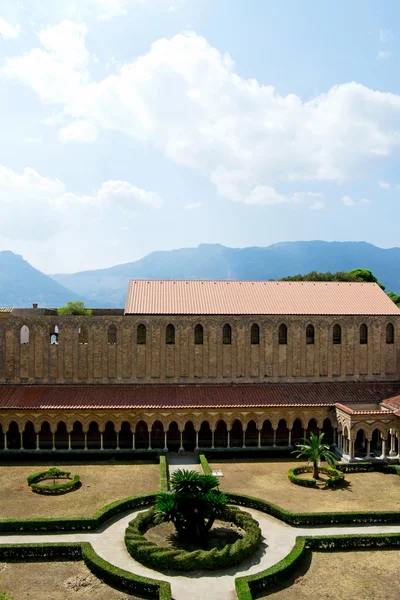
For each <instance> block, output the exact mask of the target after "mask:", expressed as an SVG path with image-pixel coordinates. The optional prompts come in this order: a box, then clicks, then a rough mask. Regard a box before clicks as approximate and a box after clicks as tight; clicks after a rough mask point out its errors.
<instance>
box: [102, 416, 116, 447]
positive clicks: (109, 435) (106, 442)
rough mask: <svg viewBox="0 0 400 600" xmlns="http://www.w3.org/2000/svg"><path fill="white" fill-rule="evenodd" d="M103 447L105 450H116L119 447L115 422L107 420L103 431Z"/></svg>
mask: <svg viewBox="0 0 400 600" xmlns="http://www.w3.org/2000/svg"><path fill="white" fill-rule="evenodd" d="M103 448H104V450H115V449H116V448H117V432H116V431H115V427H114V423H112V422H111V421H107V423H106V426H105V427H104V431H103Z"/></svg>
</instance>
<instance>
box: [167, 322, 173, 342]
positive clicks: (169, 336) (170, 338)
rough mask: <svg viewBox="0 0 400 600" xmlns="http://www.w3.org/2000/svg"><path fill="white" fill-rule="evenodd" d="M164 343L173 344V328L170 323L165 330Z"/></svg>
mask: <svg viewBox="0 0 400 600" xmlns="http://www.w3.org/2000/svg"><path fill="white" fill-rule="evenodd" d="M165 343H166V344H175V327H174V326H173V325H172V324H171V323H170V324H169V325H167V329H166V330H165Z"/></svg>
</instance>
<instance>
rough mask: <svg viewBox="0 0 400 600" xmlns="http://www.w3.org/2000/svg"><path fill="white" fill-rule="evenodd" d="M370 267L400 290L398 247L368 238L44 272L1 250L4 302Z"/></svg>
mask: <svg viewBox="0 0 400 600" xmlns="http://www.w3.org/2000/svg"><path fill="white" fill-rule="evenodd" d="M358 267H361V268H365V269H370V270H371V271H372V272H373V273H374V274H375V275H376V276H377V277H378V279H379V280H380V281H381V282H382V283H384V284H385V285H386V291H394V292H397V293H399V292H400V248H378V247H377V246H374V245H373V244H369V243H367V242H323V241H310V242H282V243H279V244H273V245H271V246H267V247H265V248H261V247H249V248H227V247H225V246H222V245H220V244H201V245H200V246H198V247H197V248H181V249H179V250H169V251H156V252H151V253H150V254H148V255H147V256H145V257H143V258H141V259H140V260H137V261H134V262H130V263H126V264H121V265H116V266H114V267H109V268H107V269H96V270H93V271H81V272H78V273H72V274H61V273H57V274H53V275H45V274H44V273H41V272H40V271H38V270H37V269H34V267H32V266H31V265H30V264H29V263H28V262H26V261H25V260H24V259H23V258H22V257H21V256H19V255H17V254H13V253H12V252H6V251H5V252H0V306H15V307H17V306H29V305H30V303H31V302H39V303H40V304H41V305H42V306H60V305H62V304H65V303H66V302H67V301H68V300H76V299H80V300H83V301H84V302H85V304H86V305H87V306H91V307H93V308H95V307H104V308H107V307H114V306H115V307H123V306H124V303H125V296H126V291H127V285H128V281H129V279H244V280H246V279H247V280H266V279H281V278H282V277H286V276H288V275H296V274H299V273H301V274H304V273H308V272H310V271H322V272H325V271H331V272H336V271H350V270H351V269H355V268H358Z"/></svg>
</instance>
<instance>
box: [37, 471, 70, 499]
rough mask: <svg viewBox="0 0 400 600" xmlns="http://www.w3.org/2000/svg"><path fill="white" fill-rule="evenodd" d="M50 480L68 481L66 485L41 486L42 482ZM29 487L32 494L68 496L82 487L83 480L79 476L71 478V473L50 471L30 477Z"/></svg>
mask: <svg viewBox="0 0 400 600" xmlns="http://www.w3.org/2000/svg"><path fill="white" fill-rule="evenodd" d="M48 479H53V481H54V480H55V479H57V480H58V479H68V481H66V482H65V483H52V484H51V485H40V482H41V481H45V480H48ZM28 485H29V487H30V488H31V490H32V492H35V493H36V494H45V495H48V496H49V495H53V496H54V495H58V494H66V493H68V492H72V491H74V490H77V489H79V488H80V487H81V485H82V484H81V479H80V477H79V475H74V477H72V478H71V473H70V472H69V471H60V470H59V469H55V470H54V471H53V470H52V469H49V470H48V471H42V472H41V473H34V474H33V475H29V477H28Z"/></svg>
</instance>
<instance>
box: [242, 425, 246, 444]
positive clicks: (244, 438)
mask: <svg viewBox="0 0 400 600" xmlns="http://www.w3.org/2000/svg"><path fill="white" fill-rule="evenodd" d="M242 448H246V431H245V430H244V429H243V444H242Z"/></svg>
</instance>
